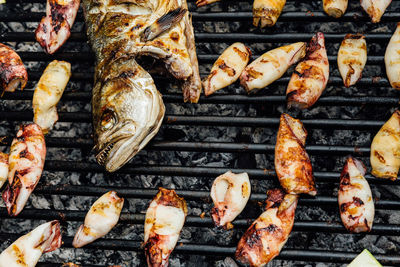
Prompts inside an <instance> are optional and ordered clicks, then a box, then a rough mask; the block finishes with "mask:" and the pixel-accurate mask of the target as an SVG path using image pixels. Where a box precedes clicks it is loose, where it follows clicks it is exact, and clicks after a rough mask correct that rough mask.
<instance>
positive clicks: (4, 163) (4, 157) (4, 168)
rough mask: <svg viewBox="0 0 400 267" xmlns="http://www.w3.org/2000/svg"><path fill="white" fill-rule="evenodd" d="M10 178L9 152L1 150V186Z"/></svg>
mask: <svg viewBox="0 0 400 267" xmlns="http://www.w3.org/2000/svg"><path fill="white" fill-rule="evenodd" d="M7 178H8V154H6V153H3V152H0V188H2V187H3V184H4V183H5V182H6V181H7Z"/></svg>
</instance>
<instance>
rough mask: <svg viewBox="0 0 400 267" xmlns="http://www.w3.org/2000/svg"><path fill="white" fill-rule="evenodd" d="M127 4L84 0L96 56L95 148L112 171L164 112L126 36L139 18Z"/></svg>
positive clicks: (130, 154) (100, 160)
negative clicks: (107, 3) (124, 30)
mask: <svg viewBox="0 0 400 267" xmlns="http://www.w3.org/2000/svg"><path fill="white" fill-rule="evenodd" d="M131 5H132V6H131ZM127 6H131V7H133V3H130V4H127V5H124V4H115V5H110V6H107V5H106V3H105V2H99V1H94V0H92V1H91V0H84V1H83V7H84V14H85V20H86V24H87V32H88V37H89V40H90V44H91V46H92V49H93V50H94V52H95V55H96V68H95V82H94V87H93V96H92V113H93V128H94V142H95V147H94V150H95V151H96V159H97V161H98V163H99V164H100V165H103V166H105V168H106V170H107V171H109V172H113V171H116V170H118V169H119V168H120V167H122V166H123V165H124V164H125V163H126V162H128V161H129V160H130V159H131V158H132V157H134V156H135V155H136V153H138V152H139V151H140V150H141V149H142V148H143V147H144V146H145V145H146V144H147V143H148V142H149V141H150V140H151V139H152V138H153V137H154V136H155V135H156V134H157V132H158V130H159V128H160V126H161V123H162V120H163V118H164V113H165V107H164V103H163V100H162V97H161V94H160V93H159V92H158V91H157V88H156V87H155V85H154V81H153V79H152V78H151V76H150V74H149V73H147V72H146V71H145V70H144V69H143V68H142V67H141V66H139V65H138V64H137V62H136V60H135V57H136V52H137V51H138V48H137V46H136V44H135V43H134V40H133V41H132V40H131V38H128V37H129V36H128V35H127V34H128V33H127V32H121V31H123V29H125V28H126V29H127V30H131V29H130V28H129V27H127V26H125V25H126V24H128V25H130V24H132V23H133V22H134V19H135V18H137V17H138V16H135V15H133V14H131V13H129V12H134V11H132V10H131V9H130V8H128V7H127ZM113 10H116V11H115V12H114V11H113ZM118 10H120V12H119V11H118ZM121 10H122V11H121ZM145 21H146V20H145V19H143V25H144V26H145ZM142 28H143V30H144V29H145V28H146V27H142ZM136 39H137V40H139V39H140V36H137V38H136Z"/></svg>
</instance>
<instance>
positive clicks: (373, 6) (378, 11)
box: [360, 0, 392, 23]
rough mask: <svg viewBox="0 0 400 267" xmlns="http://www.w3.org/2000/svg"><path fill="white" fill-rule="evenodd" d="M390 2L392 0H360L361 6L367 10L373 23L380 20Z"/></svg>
mask: <svg viewBox="0 0 400 267" xmlns="http://www.w3.org/2000/svg"><path fill="white" fill-rule="evenodd" d="M391 2H392V0H360V3H361V7H362V8H363V9H364V11H365V12H367V14H368V15H369V16H370V18H371V21H372V22H373V23H378V22H380V21H381V18H382V16H383V14H384V13H385V11H386V8H387V7H388V6H389V5H390V3H391Z"/></svg>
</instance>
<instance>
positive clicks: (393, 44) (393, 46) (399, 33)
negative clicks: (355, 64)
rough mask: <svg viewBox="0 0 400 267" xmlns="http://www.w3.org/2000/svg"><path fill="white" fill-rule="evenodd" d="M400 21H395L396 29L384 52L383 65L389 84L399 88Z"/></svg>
mask: <svg viewBox="0 0 400 267" xmlns="http://www.w3.org/2000/svg"><path fill="white" fill-rule="evenodd" d="M399 51H400V23H397V28H396V31H395V32H394V34H393V36H392V38H390V41H389V44H388V46H387V48H386V52H385V65H386V74H387V77H388V79H389V82H390V85H391V86H392V87H393V88H395V89H397V90H400V54H399Z"/></svg>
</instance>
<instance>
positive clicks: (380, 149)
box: [370, 110, 400, 180]
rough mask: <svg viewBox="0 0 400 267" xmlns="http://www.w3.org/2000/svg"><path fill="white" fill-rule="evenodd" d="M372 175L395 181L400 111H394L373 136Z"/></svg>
mask: <svg viewBox="0 0 400 267" xmlns="http://www.w3.org/2000/svg"><path fill="white" fill-rule="evenodd" d="M370 161H371V167H372V172H371V173H372V175H374V176H376V177H379V178H388V179H391V180H396V179H397V173H398V172H399V168H400V111H398V110H396V111H395V112H394V113H393V115H392V116H391V117H390V119H389V120H388V121H387V122H386V123H385V124H384V125H383V126H382V128H381V129H380V130H379V132H378V133H377V134H376V135H375V137H374V139H373V140H372V144H371V155H370Z"/></svg>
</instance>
